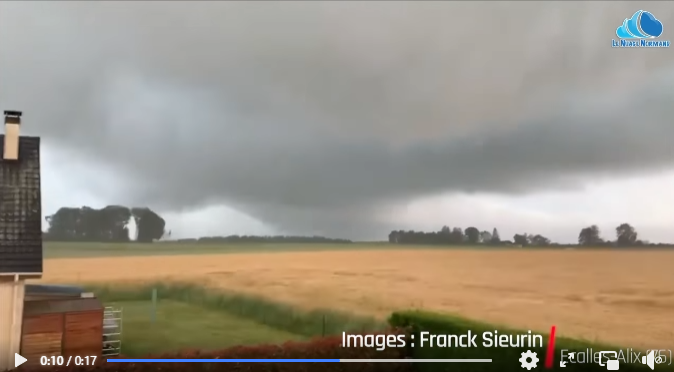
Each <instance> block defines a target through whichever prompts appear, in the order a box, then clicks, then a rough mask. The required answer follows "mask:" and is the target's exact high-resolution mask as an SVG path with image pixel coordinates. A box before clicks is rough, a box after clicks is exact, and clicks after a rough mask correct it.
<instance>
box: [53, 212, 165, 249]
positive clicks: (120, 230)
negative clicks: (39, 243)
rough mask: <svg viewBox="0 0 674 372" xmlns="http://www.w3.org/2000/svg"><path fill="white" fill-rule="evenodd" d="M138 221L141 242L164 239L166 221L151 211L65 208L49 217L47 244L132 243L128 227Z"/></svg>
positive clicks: (138, 233)
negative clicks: (57, 242) (50, 242)
mask: <svg viewBox="0 0 674 372" xmlns="http://www.w3.org/2000/svg"><path fill="white" fill-rule="evenodd" d="M131 218H133V219H134V222H135V223H136V231H137V237H136V241H139V242H152V241H155V240H158V239H161V238H162V237H163V236H164V232H165V231H164V228H165V226H166V221H164V219H163V218H162V217H161V216H159V215H158V214H157V213H155V212H154V211H152V210H151V209H150V208H137V207H134V208H129V207H124V206H121V205H109V206H107V207H105V208H101V209H95V208H90V207H86V206H85V207H81V208H69V207H62V208H60V209H59V210H58V211H56V213H54V214H52V215H50V216H47V217H45V219H46V220H47V224H49V228H48V229H47V231H46V232H45V233H44V234H43V239H44V240H47V241H68V242H72V241H80V242H128V241H130V240H131V239H130V238H129V228H128V223H129V221H130V220H131Z"/></svg>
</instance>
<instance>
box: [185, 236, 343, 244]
mask: <svg viewBox="0 0 674 372" xmlns="http://www.w3.org/2000/svg"><path fill="white" fill-rule="evenodd" d="M172 242H177V243H203V244H217V243H337V244H346V243H352V241H351V240H347V239H331V238H325V237H322V236H288V235H275V236H257V235H230V236H207V237H203V238H198V239H177V240H172Z"/></svg>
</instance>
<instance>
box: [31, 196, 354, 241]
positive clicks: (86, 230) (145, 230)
mask: <svg viewBox="0 0 674 372" xmlns="http://www.w3.org/2000/svg"><path fill="white" fill-rule="evenodd" d="M45 218H46V221H47V223H48V225H49V228H48V229H47V231H46V232H44V234H43V239H44V240H45V241H63V242H110V243H125V242H129V241H131V240H132V239H131V238H130V237H129V227H128V225H129V222H130V220H131V219H132V218H133V221H134V222H135V223H136V232H137V237H136V239H135V240H136V241H138V242H144V243H149V242H153V241H156V240H159V239H162V238H164V237H165V238H170V236H171V231H170V230H169V231H166V230H165V228H166V221H165V220H164V218H162V217H161V216H160V215H159V214H157V213H156V212H154V211H152V210H151V209H149V208H129V207H125V206H120V205H109V206H107V207H105V208H101V209H95V208H91V207H87V206H84V207H81V208H69V207H62V208H60V209H59V210H58V211H56V213H54V214H52V215H50V216H47V217H45ZM176 242H180V243H205V244H216V243H340V244H344V243H351V241H350V240H346V239H330V238H325V237H322V236H285V235H275V236H253V235H241V236H240V235H230V236H208V237H202V238H197V239H179V240H176Z"/></svg>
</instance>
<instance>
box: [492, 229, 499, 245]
mask: <svg viewBox="0 0 674 372" xmlns="http://www.w3.org/2000/svg"><path fill="white" fill-rule="evenodd" d="M491 242H492V244H500V243H501V236H500V235H499V234H498V229H497V228H495V227H494V231H493V232H492V233H491Z"/></svg>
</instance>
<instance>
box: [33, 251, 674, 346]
mask: <svg viewBox="0 0 674 372" xmlns="http://www.w3.org/2000/svg"><path fill="white" fill-rule="evenodd" d="M45 273H46V274H45V277H44V279H43V280H45V281H48V282H58V283H73V282H94V281H97V282H101V281H102V282H108V283H109V282H114V281H156V280H157V279H165V280H180V281H194V282H198V283H202V284H204V285H207V286H213V287H219V288H226V289H230V290H236V291H243V292H247V293H252V294H256V295H263V296H266V297H269V298H273V299H277V300H281V301H285V302H289V303H292V304H296V305H299V306H303V307H306V308H337V309H343V310H348V311H352V312H358V313H367V314H373V315H378V316H385V315H386V314H388V313H389V312H390V311H392V310H395V309H401V308H410V307H415V308H424V309H429V310H441V311H448V312H454V313H458V314H461V315H463V316H467V317H470V318H474V319H479V320H484V321H489V322H495V323H498V324H507V325H510V326H516V327H522V328H525V329H534V330H540V331H547V330H548V329H549V327H550V325H552V324H555V325H557V327H558V330H559V331H558V332H559V333H560V334H561V335H562V336H569V337H580V338H584V339H587V340H592V341H604V342H610V343H615V344H618V345H621V346H624V347H635V348H671V349H674V316H673V314H674V251H655V250H653V251H643V252H639V251H617V252H616V251H607V250H592V251H582V250H573V251H571V250H566V251H562V250H559V251H556V250H544V251H530V250H503V251H499V250H485V251H479V250H424V249H413V250H412V249H410V250H390V251H385V250H371V251H367V250H363V251H333V252H287V253H283V252H277V253H250V254H225V255H193V256H150V257H112V258H79V259H50V260H46V261H45Z"/></svg>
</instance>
